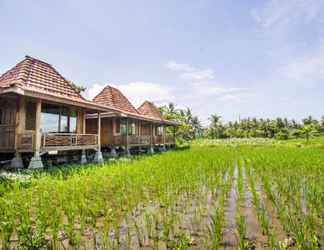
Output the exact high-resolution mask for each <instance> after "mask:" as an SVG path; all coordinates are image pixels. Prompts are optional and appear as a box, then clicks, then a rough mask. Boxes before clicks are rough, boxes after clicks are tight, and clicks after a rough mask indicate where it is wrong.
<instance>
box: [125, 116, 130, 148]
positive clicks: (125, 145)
mask: <svg viewBox="0 0 324 250" xmlns="http://www.w3.org/2000/svg"><path fill="white" fill-rule="evenodd" d="M128 139H129V138H128V118H126V145H125V147H126V152H128V149H129V148H128V147H129V145H128V143H129V142H128Z"/></svg>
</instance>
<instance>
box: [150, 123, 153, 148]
mask: <svg viewBox="0 0 324 250" xmlns="http://www.w3.org/2000/svg"><path fill="white" fill-rule="evenodd" d="M150 136H151V147H152V145H153V144H154V134H153V123H151V126H150Z"/></svg>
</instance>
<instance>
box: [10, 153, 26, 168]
mask: <svg viewBox="0 0 324 250" xmlns="http://www.w3.org/2000/svg"><path fill="white" fill-rule="evenodd" d="M10 167H11V168H13V169H21V168H24V163H23V161H22V159H21V156H20V154H16V155H15V157H14V158H13V159H12V160H11V164H10Z"/></svg>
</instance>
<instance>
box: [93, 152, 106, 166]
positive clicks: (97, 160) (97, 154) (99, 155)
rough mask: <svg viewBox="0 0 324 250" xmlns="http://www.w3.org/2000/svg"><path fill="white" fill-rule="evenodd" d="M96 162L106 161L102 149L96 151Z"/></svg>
mask: <svg viewBox="0 0 324 250" xmlns="http://www.w3.org/2000/svg"><path fill="white" fill-rule="evenodd" d="M95 162H96V163H99V164H102V163H104V159H103V157H102V152H101V151H97V152H96V155H95Z"/></svg>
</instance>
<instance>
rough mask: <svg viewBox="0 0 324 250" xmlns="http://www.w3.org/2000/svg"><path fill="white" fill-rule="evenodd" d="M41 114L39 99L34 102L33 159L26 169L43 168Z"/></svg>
mask: <svg viewBox="0 0 324 250" xmlns="http://www.w3.org/2000/svg"><path fill="white" fill-rule="evenodd" d="M41 112H42V101H41V100H40V99H39V100H37V101H36V122H35V142H34V157H33V158H32V159H31V160H30V163H29V166H28V168H31V169H38V168H43V163H42V159H41V156H40V151H41V143H42V142H41V141H42V131H41Z"/></svg>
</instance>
